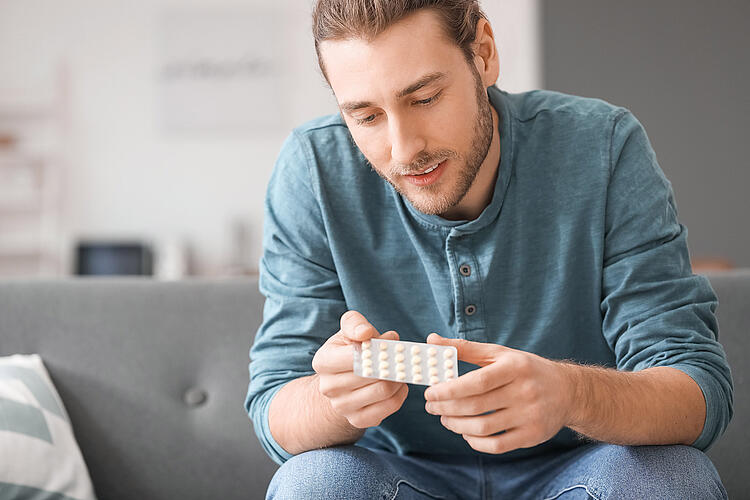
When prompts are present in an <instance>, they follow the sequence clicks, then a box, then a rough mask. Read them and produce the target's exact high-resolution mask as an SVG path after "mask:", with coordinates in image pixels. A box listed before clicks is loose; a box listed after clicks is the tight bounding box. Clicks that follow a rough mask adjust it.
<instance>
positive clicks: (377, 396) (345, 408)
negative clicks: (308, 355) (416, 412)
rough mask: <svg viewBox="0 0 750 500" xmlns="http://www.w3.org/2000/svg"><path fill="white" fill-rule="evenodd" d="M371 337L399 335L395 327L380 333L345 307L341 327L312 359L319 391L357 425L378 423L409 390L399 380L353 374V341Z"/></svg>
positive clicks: (399, 404)
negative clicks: (392, 380)
mask: <svg viewBox="0 0 750 500" xmlns="http://www.w3.org/2000/svg"><path fill="white" fill-rule="evenodd" d="M371 338H381V339H388V340H398V339H399V338H398V334H397V333H396V332H394V331H389V332H385V333H384V334H383V335H379V334H378V331H377V330H376V329H375V327H373V326H372V325H371V324H370V323H369V322H368V321H367V320H366V319H365V317H364V316H363V315H362V314H360V313H358V312H357V311H347V312H346V313H344V314H343V315H342V316H341V329H340V330H339V331H338V332H336V333H335V334H333V335H332V336H331V337H330V338H329V339H328V340H327V341H326V343H325V344H323V346H321V348H320V349H318V352H316V353H315V357H314V358H313V361H312V367H313V370H315V372H316V373H317V374H318V390H319V391H320V393H321V394H322V395H324V396H325V397H326V398H328V400H329V401H330V403H331V407H332V408H333V410H334V411H335V412H336V413H338V414H339V415H341V416H342V417H344V418H346V419H347V420H348V421H349V423H350V424H351V425H352V426H354V427H356V428H359V429H365V428H367V427H375V426H377V425H380V422H382V421H383V419H385V418H386V417H387V416H389V415H391V414H393V413H395V412H396V411H397V410H398V409H399V408H401V405H402V404H403V403H404V400H405V399H406V395H407V394H408V392H409V388H408V386H407V385H406V384H404V383H402V382H391V381H388V380H377V379H372V378H364V377H360V376H358V375H355V374H354V372H353V367H354V362H353V352H354V343H355V342H363V341H365V340H368V339H371Z"/></svg>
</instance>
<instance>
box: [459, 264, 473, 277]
mask: <svg viewBox="0 0 750 500" xmlns="http://www.w3.org/2000/svg"><path fill="white" fill-rule="evenodd" d="M458 272H460V273H461V274H463V275H464V276H471V267H470V266H469V265H468V264H464V265H462V266H461V267H459V268H458Z"/></svg>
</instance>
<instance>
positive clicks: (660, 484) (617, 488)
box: [596, 445, 727, 499]
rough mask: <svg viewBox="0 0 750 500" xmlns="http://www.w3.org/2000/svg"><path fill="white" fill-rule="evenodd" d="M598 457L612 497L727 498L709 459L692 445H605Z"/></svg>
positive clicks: (602, 478)
mask: <svg viewBox="0 0 750 500" xmlns="http://www.w3.org/2000/svg"><path fill="white" fill-rule="evenodd" d="M598 455H599V456H598V457H597V460H596V464H597V465H599V466H600V471H601V472H602V475H603V476H604V477H602V476H600V477H599V480H600V481H602V490H603V491H609V492H610V495H608V496H610V497H612V498H675V499H685V498H706V499H709V498H711V499H714V498H715V499H725V498H727V495H726V491H725V490H724V486H723V485H722V484H721V479H720V478H719V474H718V472H717V471H716V468H715V467H714V465H713V463H711V460H710V459H709V458H708V457H707V456H706V455H705V453H703V452H702V451H700V450H698V449H697V448H693V447H692V446H683V445H673V446H616V445H606V446H604V447H603V448H602V449H601V450H600V452H599V453H598Z"/></svg>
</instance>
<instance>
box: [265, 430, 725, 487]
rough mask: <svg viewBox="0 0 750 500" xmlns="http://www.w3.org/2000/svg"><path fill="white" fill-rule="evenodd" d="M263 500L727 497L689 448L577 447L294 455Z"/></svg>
mask: <svg viewBox="0 0 750 500" xmlns="http://www.w3.org/2000/svg"><path fill="white" fill-rule="evenodd" d="M266 498H268V499H275V500H287V499H295V500H303V499H304V500H313V499H347V500H354V499H368V500H369V499H383V500H386V499H387V500H391V499H464V498H467V499H468V498H477V499H501V498H502V499H524V498H533V499H555V500H558V499H559V500H572V499H591V498H594V499H605V498H612V499H615V498H616V499H630V498H633V499H651V498H658V499H660V500H662V499H679V500H688V499H700V500H706V499H713V498H724V499H725V498H727V494H726V491H725V490H724V486H723V485H722V484H721V479H720V478H719V474H718V473H717V472H716V468H715V467H714V466H713V464H712V463H711V461H710V460H709V459H708V457H707V456H706V455H705V454H704V453H703V452H701V451H700V450H698V449H696V448H692V447H690V446H681V445H679V446H618V445H611V444H604V443H590V444H585V445H582V446H580V447H578V448H574V449H571V450H566V451H562V452H557V453H555V454H545V455H541V456H535V457H532V458H526V459H523V460H517V461H513V462H507V461H505V462H503V461H500V460H493V457H492V456H489V455H484V456H474V457H471V456H470V457H458V456H439V455H436V456H423V455H420V456H414V455H407V456H399V455H394V454H393V453H389V452H386V451H380V450H370V449H367V448H362V447H360V446H339V447H334V448H324V449H321V450H313V451H308V452H305V453H301V454H299V455H297V456H295V457H293V458H292V459H290V460H289V461H287V462H286V463H285V464H284V465H282V466H281V468H279V470H278V471H277V472H276V474H275V475H274V477H273V479H272V480H271V484H270V485H269V487H268V494H267V497H266Z"/></svg>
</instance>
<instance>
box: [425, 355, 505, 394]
mask: <svg viewBox="0 0 750 500" xmlns="http://www.w3.org/2000/svg"><path fill="white" fill-rule="evenodd" d="M514 378H515V373H514V371H513V370H512V369H511V368H510V367H509V366H508V365H507V363H503V362H502V361H497V362H495V363H492V364H491V365H487V366H485V367H482V368H479V369H477V370H473V371H470V372H469V373H465V374H464V375H461V376H460V377H458V378H457V379H454V380H448V381H446V382H441V383H439V384H435V385H433V386H430V387H429V388H428V389H427V390H426V391H425V392H424V397H425V399H426V400H427V401H447V400H451V399H462V398H467V397H470V396H474V395H479V394H485V393H487V392H490V391H492V390H493V389H496V388H498V387H503V386H505V385H507V384H509V383H511V382H512V381H513V380H514Z"/></svg>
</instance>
